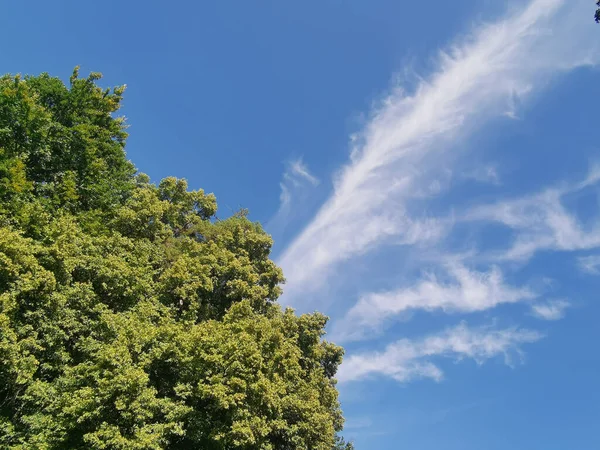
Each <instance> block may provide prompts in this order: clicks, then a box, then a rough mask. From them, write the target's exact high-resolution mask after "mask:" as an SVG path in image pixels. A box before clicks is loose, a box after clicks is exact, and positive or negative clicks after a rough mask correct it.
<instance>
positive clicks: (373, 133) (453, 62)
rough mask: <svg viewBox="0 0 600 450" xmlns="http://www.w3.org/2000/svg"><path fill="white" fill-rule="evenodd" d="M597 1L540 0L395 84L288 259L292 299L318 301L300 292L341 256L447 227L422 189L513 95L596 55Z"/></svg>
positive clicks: (283, 261) (429, 236)
mask: <svg viewBox="0 0 600 450" xmlns="http://www.w3.org/2000/svg"><path fill="white" fill-rule="evenodd" d="M588 3H589V2H587V1H586V0H568V1H567V0H534V1H532V2H530V3H529V4H528V6H526V7H525V8H524V9H522V10H520V11H519V12H517V13H516V14H513V15H511V16H509V17H507V18H505V19H503V20H500V21H498V22H496V23H493V24H489V25H485V26H482V27H480V28H479V29H477V30H475V31H474V32H473V33H472V34H471V35H470V36H469V37H468V38H467V39H463V40H461V41H460V42H458V43H456V44H455V45H454V46H452V47H451V48H450V50H449V51H448V52H445V53H441V54H440V57H439V65H438V69H437V71H436V72H435V73H434V74H433V75H432V76H431V77H429V79H428V80H424V81H422V83H421V84H420V85H419V86H418V88H417V89H416V90H415V92H414V93H412V94H407V93H406V92H404V91H403V90H401V89H396V90H394V91H393V92H392V93H391V94H390V95H389V96H388V97H387V98H386V99H385V101H384V102H382V105H381V106H380V107H379V108H378V109H376V110H375V112H374V114H373V115H372V118H371V119H370V120H369V121H368V123H367V124H366V125H365V126H364V128H363V130H362V131H361V132H360V133H358V135H357V136H356V137H355V138H353V142H352V152H351V161H350V163H349V164H348V165H347V166H345V167H344V168H343V170H342V171H341V172H340V173H339V176H338V177H337V178H336V180H335V186H334V191H333V193H332V195H331V197H330V198H329V200H328V201H326V202H325V204H324V205H323V206H322V207H321V209H320V210H319V212H318V213H317V215H316V216H315V217H314V219H313V220H312V222H310V223H309V225H308V226H307V227H306V228H305V229H304V230H303V231H302V232H301V233H300V235H299V236H298V237H297V238H296V239H295V241H293V242H292V244H291V245H289V247H288V248H287V249H286V250H285V252H284V253H283V255H282V256H281V258H280V259H279V263H280V265H281V266H282V267H283V269H284V273H285V275H286V277H287V280H288V284H287V286H285V296H284V297H283V301H284V302H287V303H289V304H292V305H293V306H296V307H301V308H305V309H311V308H312V307H313V306H314V305H310V304H308V303H307V302H306V301H303V302H301V303H300V302H299V300H300V295H299V294H301V293H302V294H306V293H307V291H308V290H310V289H317V288H319V287H320V286H322V285H323V283H324V282H325V281H326V280H327V278H328V276H330V275H331V273H332V270H334V269H335V268H336V267H337V266H338V265H339V264H340V263H342V262H344V261H348V260H350V259H352V258H354V257H357V256H359V255H362V254H364V253H365V252H368V251H370V250H372V249H373V248H375V247H377V246H379V245H381V244H382V243H384V242H387V241H388V240H389V239H390V238H393V241H394V242H395V243H404V244H419V243H423V242H426V243H427V242H432V241H433V242H435V240H436V239H438V238H439V237H440V236H442V235H443V231H444V227H443V224H440V223H436V221H435V219H432V218H425V219H423V218H421V217H418V216H415V214H414V212H413V209H412V207H413V206H414V205H413V203H412V202H413V201H414V200H415V193H419V192H424V191H427V190H428V189H429V187H430V186H432V183H433V182H434V180H436V179H437V178H438V176H439V174H440V173H441V172H443V171H444V170H446V169H447V167H448V166H449V165H450V164H451V162H452V159H454V158H455V157H456V154H457V153H458V151H459V150H458V149H460V148H462V147H464V146H461V145H460V144H461V142H463V140H464V138H465V137H466V136H468V135H469V134H470V132H471V131H473V130H474V129H477V128H479V127H480V126H482V125H483V124H485V123H486V122H487V121H488V120H489V119H492V118H498V117H502V115H503V114H504V113H505V112H506V105H507V102H508V104H511V103H510V102H514V101H515V99H516V98H518V99H519V101H521V100H523V99H526V98H527V97H528V96H531V95H532V94H535V93H536V92H539V91H540V90H541V89H542V88H543V87H545V86H546V85H547V84H548V82H549V81H550V80H551V79H552V77H553V76H554V75H556V74H557V73H558V72H566V71H569V70H571V69H573V68H574V67H577V66H580V65H583V64H589V63H591V62H594V61H595V58H596V56H597V55H596V53H592V52H591V49H590V45H595V44H594V43H595V42H596V41H597V39H596V37H597V29H595V28H594V27H593V24H590V26H589V27H588V26H586V25H585V24H582V21H581V17H584V16H585V15H586V14H587V12H588V10H589V4H588ZM572 16H573V17H572ZM574 16H577V17H576V19H575V17H574ZM434 185H435V183H434ZM432 225H433V226H432ZM303 298H305V297H303ZM321 306H322V305H321Z"/></svg>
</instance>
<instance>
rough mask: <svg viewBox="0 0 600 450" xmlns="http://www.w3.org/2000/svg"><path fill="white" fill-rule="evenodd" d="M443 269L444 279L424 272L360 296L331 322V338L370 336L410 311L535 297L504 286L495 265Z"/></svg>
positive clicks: (465, 309) (464, 308) (473, 307)
mask: <svg viewBox="0 0 600 450" xmlns="http://www.w3.org/2000/svg"><path fill="white" fill-rule="evenodd" d="M446 272H447V274H446V277H444V279H439V277H438V276H436V275H435V274H428V275H427V276H426V277H425V278H424V279H422V280H420V281H419V282H418V283H417V284H416V285H415V286H411V287H409V288H402V289H398V290H395V291H391V292H383V293H371V294H368V295H365V296H363V297H362V298H361V299H360V300H359V301H358V303H357V304H356V305H355V306H354V307H353V308H352V309H350V311H349V312H348V313H347V314H346V316H345V317H344V318H343V319H341V320H339V321H337V322H334V324H333V331H332V334H333V335H334V336H335V339H334V340H338V341H349V340H359V339H364V338H366V337H374V336H376V335H377V334H378V333H380V332H382V331H383V330H384V327H385V324H386V323H389V322H390V321H391V320H392V319H393V318H395V317H398V316H400V315H401V314H402V313H405V312H407V311H410V310H424V311H436V310H440V311H443V312H446V313H473V312H479V311H485V310H487V309H491V308H494V307H496V306H497V305H499V304H502V303H516V302H521V301H526V300H531V299H533V298H535V297H537V294H536V293H535V292H534V291H532V290H531V289H529V288H526V287H513V286H509V285H507V284H506V282H505V281H504V278H503V275H502V272H501V270H500V269H499V268H498V267H492V268H491V269H490V270H489V271H488V272H478V271H475V270H470V269H469V268H467V267H466V266H464V265H463V264H461V263H450V264H447V265H446Z"/></svg>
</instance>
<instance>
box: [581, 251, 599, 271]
mask: <svg viewBox="0 0 600 450" xmlns="http://www.w3.org/2000/svg"><path fill="white" fill-rule="evenodd" d="M577 263H578V265H579V268H580V269H581V270H582V271H583V272H585V273H589V274H590V275H600V255H590V256H581V257H579V258H578V259H577Z"/></svg>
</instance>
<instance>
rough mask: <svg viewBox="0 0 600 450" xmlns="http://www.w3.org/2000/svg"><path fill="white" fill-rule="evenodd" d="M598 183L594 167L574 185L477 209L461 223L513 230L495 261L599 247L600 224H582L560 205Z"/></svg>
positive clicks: (597, 170)
mask: <svg viewBox="0 0 600 450" xmlns="http://www.w3.org/2000/svg"><path fill="white" fill-rule="evenodd" d="M599 181H600V167H598V166H594V167H593V168H592V170H591V171H590V174H589V175H588V176H587V177H586V178H585V179H584V180H582V181H580V182H578V183H574V184H565V185H562V186H556V187H553V188H550V189H546V190H545V191H543V192H540V193H538V194H534V195H530V196H525V197H521V198H517V199H513V200H506V201H500V202H497V203H494V204H490V205H483V206H479V207H476V208H473V209H472V210H471V211H469V212H468V213H467V214H466V215H465V218H464V219H465V220H468V221H469V220H470V221H490V222H498V223H501V224H503V225H505V226H506V227H509V228H511V229H513V230H514V232H515V233H516V237H515V239H514V242H513V243H512V244H511V246H510V248H509V249H508V250H507V251H505V252H502V253H501V254H496V255H494V258H495V259H505V260H527V259H529V258H530V257H531V256H533V255H534V254H535V253H536V252H538V251H542V250H555V251H556V250H560V251H574V250H585V249H592V248H596V247H600V224H598V223H597V222H594V223H591V224H590V225H587V226H586V225H585V224H582V223H581V222H580V221H579V220H578V218H577V217H576V215H575V214H574V213H572V212H570V211H569V210H568V209H567V208H566V207H565V206H564V205H563V198H564V197H565V196H566V195H567V194H572V193H576V192H579V191H582V190H584V189H586V188H588V187H590V186H593V185H595V184H597V183H598V182H599ZM589 262H593V260H590V261H588V263H589Z"/></svg>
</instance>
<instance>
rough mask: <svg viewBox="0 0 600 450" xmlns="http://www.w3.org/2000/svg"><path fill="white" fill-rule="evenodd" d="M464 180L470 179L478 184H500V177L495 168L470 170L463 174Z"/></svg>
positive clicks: (487, 167)
mask: <svg viewBox="0 0 600 450" xmlns="http://www.w3.org/2000/svg"><path fill="white" fill-rule="evenodd" d="M464 177H465V178H470V179H473V180H475V181H478V182H480V183H489V184H493V185H496V186H498V185H499V184H500V176H499V175H498V169H497V168H496V166H493V165H488V166H480V167H477V168H476V169H475V170H471V171H469V172H466V173H465V174H464Z"/></svg>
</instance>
